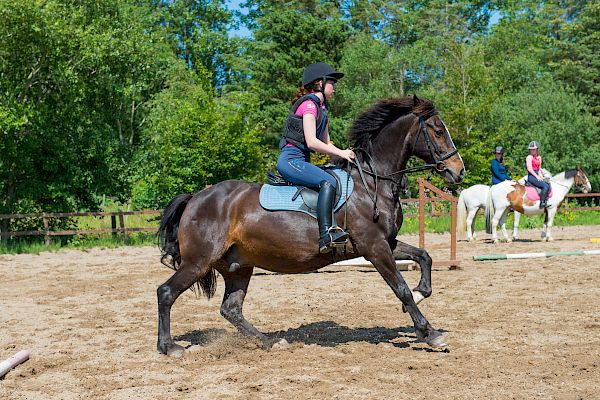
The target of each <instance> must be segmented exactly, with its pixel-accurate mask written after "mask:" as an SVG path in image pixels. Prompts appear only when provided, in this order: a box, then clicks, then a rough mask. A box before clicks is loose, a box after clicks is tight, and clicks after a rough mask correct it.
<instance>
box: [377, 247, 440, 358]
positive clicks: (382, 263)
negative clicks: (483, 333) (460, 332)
mask: <svg viewBox="0 0 600 400" xmlns="http://www.w3.org/2000/svg"><path fill="white" fill-rule="evenodd" d="M365 258H366V259H367V260H369V261H371V263H373V265H374V266H375V269H377V272H379V274H380V275H381V276H382V277H383V279H384V280H385V282H386V283H387V284H388V285H389V286H390V288H392V290H393V291H394V294H396V297H398V299H400V301H401V302H402V304H403V305H404V307H405V308H406V310H407V311H408V313H409V314H410V317H411V319H412V321H413V324H414V327H415V333H416V335H417V337H418V338H419V339H422V340H423V341H425V342H426V343H427V344H428V345H430V346H432V347H443V346H445V345H446V342H445V341H444V336H443V335H442V333H441V332H439V331H438V330H436V329H434V328H433V327H432V326H431V325H430V324H429V322H428V321H427V319H425V317H424V316H423V314H421V311H420V310H419V308H418V307H417V304H416V303H415V300H414V299H413V295H412V292H411V290H410V288H409V287H408V285H407V284H406V281H404V278H402V275H400V272H398V270H397V269H396V262H395V260H394V255H393V254H392V251H391V250H390V247H389V246H388V244H387V243H386V242H385V241H381V242H380V244H378V245H374V246H373V247H372V248H370V249H369V252H368V254H365Z"/></svg>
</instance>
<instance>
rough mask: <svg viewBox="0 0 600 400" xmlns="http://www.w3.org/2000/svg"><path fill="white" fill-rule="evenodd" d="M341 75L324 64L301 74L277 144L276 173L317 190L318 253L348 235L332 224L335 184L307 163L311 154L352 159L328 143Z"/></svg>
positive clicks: (344, 240)
mask: <svg viewBox="0 0 600 400" xmlns="http://www.w3.org/2000/svg"><path fill="white" fill-rule="evenodd" d="M343 76H344V74H342V73H341V72H337V71H336V70H335V69H333V67H331V66H330V65H329V64H326V63H324V62H318V63H315V64H311V65H309V66H308V67H306V69H305V70H304V73H303V74H302V87H300V88H299V89H298V92H297V93H296V96H295V98H294V100H293V105H292V108H291V110H290V113H289V114H288V118H287V120H286V124H285V128H284V132H283V137H282V138H281V141H280V143H279V148H280V149H281V154H280V155H279V159H278V161H277V170H278V171H279V173H280V174H281V176H283V177H284V178H285V179H286V180H287V181H289V182H292V183H295V184H298V185H303V186H307V187H309V188H311V189H314V190H318V191H319V198H318V202H317V219H318V222H319V252H320V253H328V252H330V251H331V249H332V247H334V246H340V245H343V244H345V243H346V239H347V238H348V233H347V232H345V231H344V230H343V229H341V228H339V227H337V226H335V224H334V223H333V202H334V199H335V192H336V186H337V181H336V179H335V178H334V177H333V176H331V175H329V174H328V173H327V172H325V171H324V170H322V169H321V168H319V167H317V166H315V165H313V164H311V163H310V153H311V152H317V153H323V154H326V155H329V156H338V157H341V158H344V159H346V160H348V161H352V160H353V159H354V153H353V152H352V150H350V149H345V150H342V149H339V148H338V147H336V146H334V145H333V144H332V143H331V142H330V140H329V130H328V118H327V107H328V100H330V99H331V97H332V96H333V94H334V93H335V84H336V82H337V80H338V79H340V78H342V77H343Z"/></svg>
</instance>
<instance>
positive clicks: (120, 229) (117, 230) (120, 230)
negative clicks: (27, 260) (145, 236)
mask: <svg viewBox="0 0 600 400" xmlns="http://www.w3.org/2000/svg"><path fill="white" fill-rule="evenodd" d="M161 213H162V210H143V211H115V212H79V213H38V214H0V221H1V220H4V219H8V220H10V219H22V218H41V219H42V222H43V225H44V230H43V231H15V232H5V231H2V241H3V242H6V241H7V240H8V238H9V237H11V236H12V237H16V236H42V235H43V236H44V241H45V243H46V244H50V237H51V236H68V235H87V234H94V233H112V234H114V235H116V234H120V235H121V238H122V239H123V241H124V242H125V243H127V242H128V238H127V232H141V231H157V230H158V227H146V228H138V227H126V226H125V218H124V216H125V215H140V214H161ZM109 216H110V219H111V226H112V227H111V228H101V229H74V230H63V231H51V230H50V227H49V225H50V224H49V220H50V218H71V217H109ZM117 218H118V219H119V226H117Z"/></svg>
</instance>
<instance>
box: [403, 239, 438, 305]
mask: <svg viewBox="0 0 600 400" xmlns="http://www.w3.org/2000/svg"><path fill="white" fill-rule="evenodd" d="M394 259H395V260H412V261H415V262H416V263H418V264H419V268H420V269H421V280H420V281H419V284H418V285H417V287H415V288H414V289H413V290H412V295H413V299H414V301H415V304H419V303H420V302H421V300H423V299H424V298H427V297H429V296H431V292H432V289H431V262H432V261H431V257H430V256H429V253H427V252H426V251H425V250H423V249H421V248H419V247H415V246H411V245H409V244H406V243H403V242H397V243H396V247H395V248H394ZM402 309H403V311H404V312H406V309H405V308H404V307H403V308H402Z"/></svg>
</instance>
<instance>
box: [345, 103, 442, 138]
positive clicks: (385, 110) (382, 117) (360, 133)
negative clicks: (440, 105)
mask: <svg viewBox="0 0 600 400" xmlns="http://www.w3.org/2000/svg"><path fill="white" fill-rule="evenodd" d="M436 112H437V111H436V110H435V107H434V106H433V103H432V102H431V101H429V100H426V99H419V98H417V97H416V96H414V97H413V96H407V97H399V98H391V99H384V100H380V101H378V102H377V103H375V104H374V105H373V106H371V107H370V108H369V109H367V110H366V111H364V112H363V113H361V114H360V115H359V116H358V118H356V120H355V121H354V124H352V126H351V127H350V130H349V131H348V141H349V142H350V143H351V144H352V147H353V148H362V149H367V145H368V143H369V141H370V140H373V139H374V138H375V137H376V136H377V134H378V133H379V132H380V131H381V129H383V127H384V126H386V125H388V124H390V123H391V122H393V121H395V120H396V119H398V118H400V117H402V116H404V115H407V114H410V113H413V114H415V115H417V116H418V117H423V118H429V117H430V116H432V115H434V114H435V113H436Z"/></svg>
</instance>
